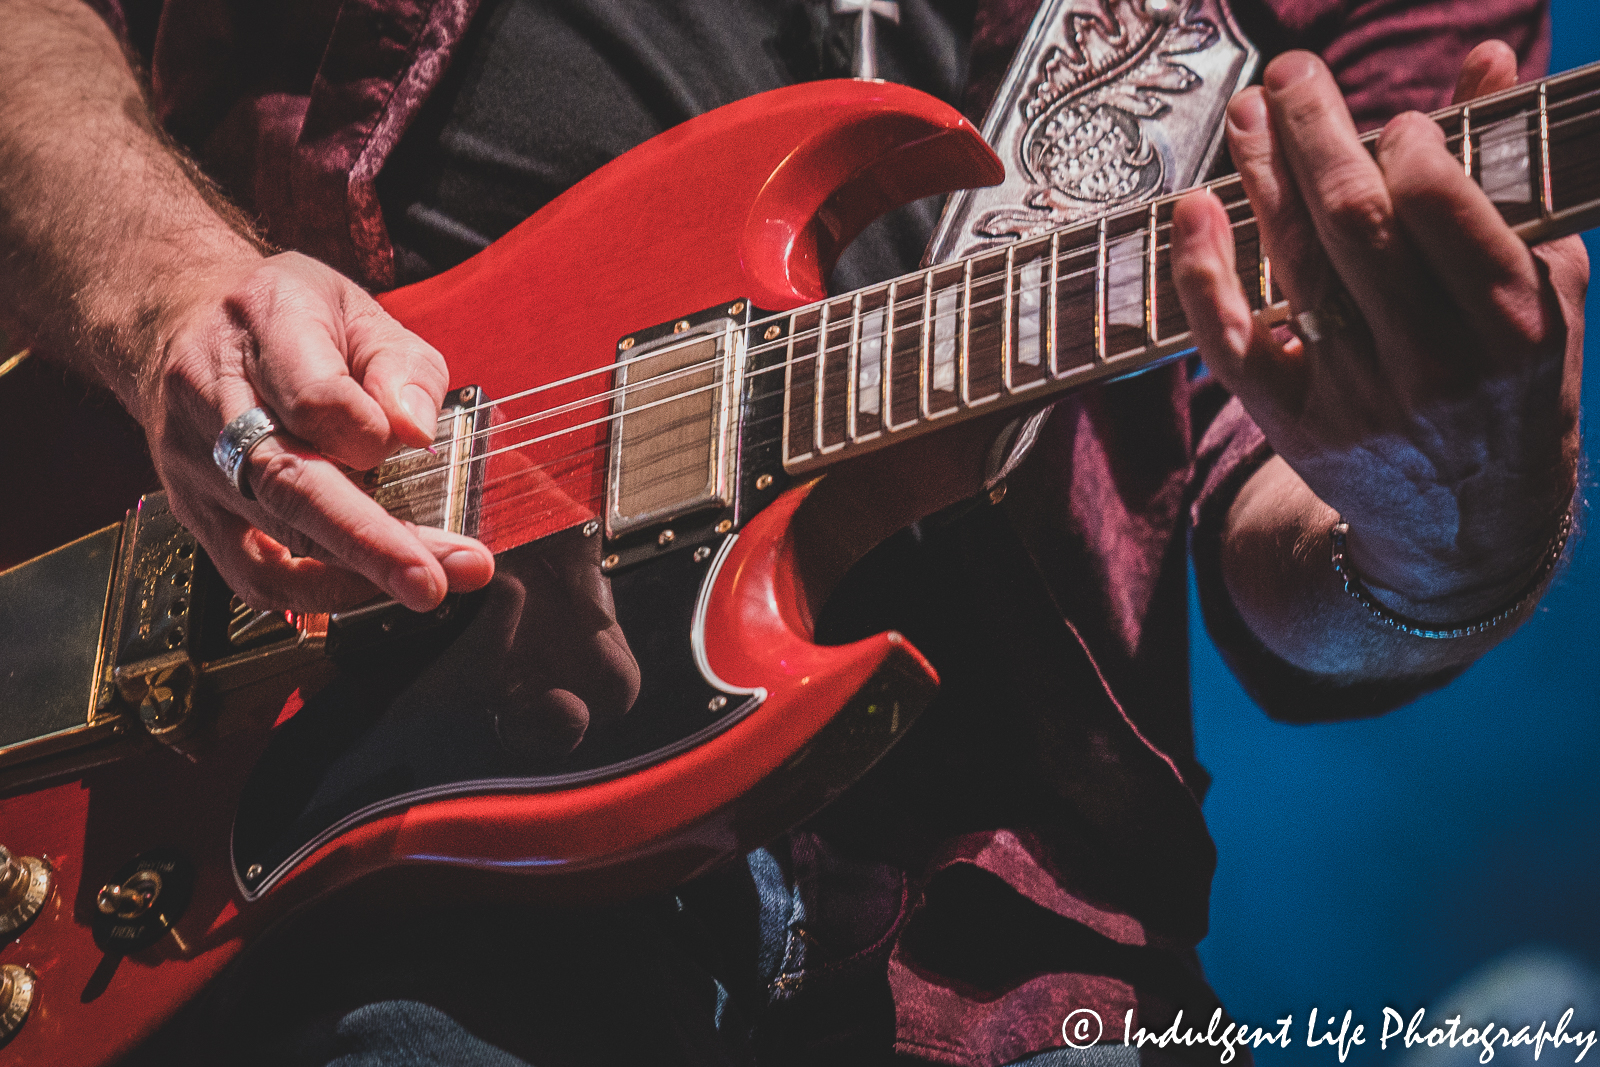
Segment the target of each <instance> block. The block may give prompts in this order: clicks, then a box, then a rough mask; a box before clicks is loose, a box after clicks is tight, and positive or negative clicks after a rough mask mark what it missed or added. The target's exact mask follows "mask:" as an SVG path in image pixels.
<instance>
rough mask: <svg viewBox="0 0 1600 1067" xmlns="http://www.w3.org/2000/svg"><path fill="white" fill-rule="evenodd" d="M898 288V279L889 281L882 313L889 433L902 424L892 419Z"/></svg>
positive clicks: (885, 425) (885, 415)
mask: <svg viewBox="0 0 1600 1067" xmlns="http://www.w3.org/2000/svg"><path fill="white" fill-rule="evenodd" d="M899 289H900V282H899V280H898V279H897V280H895V281H892V282H890V283H889V303H888V306H887V307H886V308H885V309H884V313H883V357H882V358H883V362H882V363H881V364H879V365H880V366H881V367H882V368H883V378H882V379H881V381H882V384H883V428H884V429H885V430H887V431H888V432H889V433H894V432H895V431H896V430H898V429H900V426H901V425H902V424H899V423H896V422H895V421H894V318H895V315H894V309H895V305H896V304H897V303H898V302H899V299H900V297H899ZM912 421H913V422H915V421H916V420H915V419H913V420H912Z"/></svg>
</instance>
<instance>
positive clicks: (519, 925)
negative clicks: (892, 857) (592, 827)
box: [122, 832, 1172, 1067]
mask: <svg viewBox="0 0 1600 1067" xmlns="http://www.w3.org/2000/svg"><path fill="white" fill-rule="evenodd" d="M899 878H900V876H899V875H898V873H897V872H892V871H891V870H890V869H889V868H886V867H883V866H881V865H874V864H859V863H854V862H852V861H849V860H845V859H841V858H839V857H837V856H835V855H833V854H832V853H831V852H830V851H829V850H828V848H827V846H825V845H823V844H821V843H820V842H819V841H817V840H815V839H814V838H813V837H812V836H811V835H808V834H805V833H803V832H801V833H797V834H795V835H791V836H790V837H788V838H784V839H782V840H781V841H780V842H778V843H777V844H775V845H774V846H772V848H770V849H761V850H757V851H756V852H753V853H751V854H750V855H749V856H747V857H746V858H745V861H744V862H743V863H742V864H733V865H731V866H729V867H728V868H725V869H723V870H721V871H719V872H717V873H715V874H713V875H711V876H709V877H707V878H703V879H700V880H698V881H697V882H695V883H692V884H691V885H689V886H686V887H685V888H684V889H683V890H681V891H680V892H679V893H678V894H677V895H672V896H661V897H655V898H649V899H646V900H643V901H637V902H633V903H630V904H627V905H625V906H619V907H612V908H604V909H593V910H584V911H559V912H557V911H538V910H535V909H530V908H526V907H521V906H509V905H484V904H468V905H464V906H463V907H462V908H460V909H459V910H457V911H456V912H454V913H449V914H443V915H437V916H426V917H420V918H419V917H417V916H415V915H406V916H402V917H398V918H396V919H394V920H392V921H390V920H385V919H383V918H382V917H379V916H374V915H372V914H371V913H370V912H368V911H366V910H364V909H363V908H362V907H360V906H357V905H353V904H352V905H347V906H346V911H345V912H342V913H341V912H332V911H328V910H326V909H324V910H322V911H318V912H316V913H314V914H313V915H312V916H310V917H308V918H306V919H303V920H300V921H298V922H297V923H294V924H290V925H288V926H286V927H284V928H281V929H279V930H276V931H274V932H273V933H272V934H271V935H270V936H269V937H267V938H265V939H263V940H262V941H258V942H257V943H256V944H254V945H253V946H251V948H250V949H249V950H248V951H247V953H246V954H245V955H244V956H243V957H241V959H240V960H239V961H238V962H237V964H236V965H235V966H233V967H232V968H230V970H229V972H228V973H227V974H226V975H225V976H224V977H223V979H221V980H220V981H219V982H218V983H216V984H215V985H214V986H213V987H212V988H211V990H209V991H208V994H207V995H206V996H205V997H204V998H203V999H202V1000H201V1001H199V1002H197V1003H196V1004H195V1005H193V1006H191V1008H190V1009H189V1010H187V1011H186V1012H185V1014H184V1015H183V1016H181V1017H180V1019H179V1020H178V1021H177V1022H175V1023H174V1024H173V1025H172V1026H169V1027H168V1028H167V1029H166V1030H165V1031H164V1032H163V1033H162V1034H160V1035H158V1036H157V1038H156V1039H155V1040H153V1041H152V1042H150V1043H148V1044H147V1045H146V1046H145V1047H143V1048H141V1049H140V1050H139V1051H138V1052H136V1053H135V1054H134V1055H133V1056H132V1057H131V1058H130V1059H129V1060H128V1061H127V1062H125V1063H124V1064H123V1065H122V1067H155V1065H158V1064H159V1065H160V1067H189V1065H191V1064H192V1065H196V1067H198V1065H200V1064H205V1065H207V1067H210V1065H212V1064H216V1063H229V1064H237V1065H240V1067H244V1065H260V1067H609V1065H612V1064H616V1065H619V1067H620V1065H624V1064H626V1065H630V1067H632V1065H637V1064H641V1063H647V1064H651V1065H652V1067H678V1065H682V1067H753V1065H755V1064H758V1063H759V1064H762V1065H763V1067H768V1065H774V1067H789V1065H795V1067H799V1065H802V1064H826V1065H827V1067H851V1065H857V1064H859V1065H862V1067H868V1065H871V1067H880V1065H881V1067H912V1065H914V1064H916V1063H918V1062H920V1061H915V1060H912V1059H909V1058H906V1057H900V1056H897V1055H896V1054H895V1053H894V1051H893V1046H894V1007H893V1003H892V1000H891V999H890V996H889V989H888V980H887V969H886V964H887V959H886V957H887V952H888V945H889V944H890V943H891V941H892V935H893V933H894V932H895V931H896V930H897V929H898V927H899V924H900V922H901V921H902V920H903V918H904V915H903V914H901V913H894V909H892V908H891V909H888V910H885V909H884V908H883V907H882V906H881V902H882V901H884V900H885V899H892V900H903V899H904V894H903V893H902V892H901V889H902V888H903V885H902V884H901V883H900V882H899ZM884 879H893V880H894V881H893V882H892V883H887V882H885V881H884ZM852 893H854V894H855V895H854V896H852ZM901 912H903V907H902V909H901ZM1155 1051H1156V1050H1151V1049H1146V1050H1145V1052H1144V1055H1143V1058H1142V1059H1141V1056H1140V1053H1138V1052H1136V1051H1134V1050H1131V1049H1125V1048H1122V1047H1120V1046H1111V1047H1104V1048H1096V1049H1088V1050H1072V1049H1057V1050H1052V1051H1048V1052H1044V1053H1041V1054H1039V1055H1035V1056H1031V1057H1028V1058H1027V1059H1025V1060H1023V1061H1022V1062H1023V1063H1025V1064H1027V1065H1028V1067H1140V1065H1141V1064H1143V1065H1144V1067H1155V1065H1159V1064H1163V1063H1170V1062H1172V1061H1170V1060H1167V1059H1166V1058H1165V1057H1163V1056H1161V1055H1159V1054H1156V1055H1152V1053H1153V1052H1155Z"/></svg>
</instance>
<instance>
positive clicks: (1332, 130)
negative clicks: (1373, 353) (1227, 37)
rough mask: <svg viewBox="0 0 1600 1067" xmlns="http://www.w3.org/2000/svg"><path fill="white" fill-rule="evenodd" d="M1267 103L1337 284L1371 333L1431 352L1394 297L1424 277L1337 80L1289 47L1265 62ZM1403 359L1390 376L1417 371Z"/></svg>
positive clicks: (1413, 317) (1409, 308) (1412, 315)
mask: <svg viewBox="0 0 1600 1067" xmlns="http://www.w3.org/2000/svg"><path fill="white" fill-rule="evenodd" d="M1265 81H1266V89H1267V104H1268V109H1269V111H1270V112H1271V114H1272V119H1273V125H1274V127H1275V128H1276V130H1277V133H1278V135H1279V142H1280V143H1281V145H1282V146H1283V154H1284V158H1285V159H1286V160H1287V161H1288V164H1289V169H1290V171H1291V173H1292V174H1293V175H1294V181H1295V185H1296V187H1298V188H1299V190H1300V192H1301V195H1302V198H1303V199H1304V201H1305V204H1306V208H1307V210H1308V211H1309V212H1310V215H1311V221H1312V225H1313V226H1314V227H1315V229H1316V232H1317V237H1318V238H1319V239H1320V241H1321V243H1322V247H1323V250H1324V251H1325V252H1326V253H1327V256H1328V260H1329V262H1330V263H1332V265H1333V268H1334V270H1335V271H1336V272H1337V274H1338V276H1339V278H1340V280H1341V281H1342V282H1343V284H1344V286H1345V288H1346V289H1348V290H1349V292H1350V295H1351V296H1352V297H1353V298H1354V299H1355V302H1356V304H1357V306H1358V307H1359V308H1360V309H1361V311H1362V313H1363V314H1364V316H1365V317H1366V320H1367V323H1368V325H1369V326H1370V327H1371V329H1372V331H1373V333H1374V334H1375V335H1377V336H1380V337H1384V338H1385V339H1386V340H1387V341H1389V342H1390V343H1391V344H1392V345H1393V346H1394V347H1395V348H1396V349H1410V350H1412V351H1418V352H1423V351H1428V350H1430V348H1432V347H1433V337H1432V331H1430V330H1429V328H1428V327H1429V321H1428V316H1427V314H1425V313H1424V312H1425V311H1429V312H1431V311H1433V310H1435V309H1433V308H1423V307H1422V306H1420V305H1421V304H1422V303H1425V302H1419V301H1416V300H1412V299H1395V298H1394V297H1395V294H1405V293H1413V292H1415V291H1416V290H1417V287H1418V284H1419V279H1423V278H1424V277H1425V275H1424V273H1423V264H1422V262H1421V259H1420V257H1419V256H1418V255H1417V254H1416V252H1415V251H1414V250H1413V249H1412V248H1411V247H1410V245H1409V243H1408V242H1407V241H1406V239H1405V235H1404V233H1403V232H1402V231H1401V229H1400V225H1399V223H1398V222H1397V220H1396V219H1395V215H1394V204H1393V201H1392V200H1391V198H1390V195H1389V189H1388V186H1387V185H1386V184H1385V181H1384V176H1383V172H1382V170H1380V169H1379V167H1378V164H1377V161H1376V160H1374V159H1373V157H1372V155H1371V154H1370V153H1368V151H1367V149H1366V148H1365V147H1364V146H1363V145H1362V144H1361V141H1360V138H1359V137H1358V136H1357V134H1356V128H1355V124H1354V122H1352V121H1351V118H1350V111H1349V109H1348V108H1347V107H1346V106H1345V103H1344V98H1343V96H1342V95H1341V94H1340V91H1339V86H1338V85H1337V84H1336V83H1335V82H1334V80H1333V76H1332V75H1331V74H1330V73H1329V72H1328V68H1327V67H1326V66H1325V65H1324V64H1323V63H1322V61H1321V60H1320V59H1318V58H1317V57H1316V56H1314V55H1312V54H1311V53H1309V52H1286V53H1284V54H1283V55H1281V56H1279V57H1278V58H1277V59H1275V60H1273V61H1272V63H1271V65H1270V66H1268V67H1267V72H1266V77H1265ZM1422 369H1423V368H1421V367H1420V366H1411V365H1409V364H1405V365H1401V366H1399V367H1397V368H1396V373H1399V374H1406V373H1408V372H1410V371H1420V370H1422Z"/></svg>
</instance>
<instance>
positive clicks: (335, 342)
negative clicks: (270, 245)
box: [223, 261, 432, 470]
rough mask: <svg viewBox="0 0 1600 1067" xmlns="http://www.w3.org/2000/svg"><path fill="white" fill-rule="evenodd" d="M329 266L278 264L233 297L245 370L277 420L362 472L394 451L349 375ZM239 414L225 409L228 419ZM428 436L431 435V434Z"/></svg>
mask: <svg viewBox="0 0 1600 1067" xmlns="http://www.w3.org/2000/svg"><path fill="white" fill-rule="evenodd" d="M341 281H342V279H339V278H338V276H337V275H334V274H333V273H332V272H331V271H324V270H318V269H315V268H314V267H313V268H304V267H302V266H301V265H299V264H297V263H292V262H291V263H288V264H287V265H285V264H284V263H282V262H281V261H280V262H279V263H278V264H277V266H276V267H275V269H273V270H270V271H263V272H261V273H259V274H258V275H257V277H256V278H254V279H253V280H252V282H251V283H250V284H249V285H248V286H247V287H246V288H245V290H244V291H243V292H242V293H241V294H239V295H238V296H236V297H234V298H233V299H232V300H231V301H230V305H231V306H230V311H232V312H233V313H234V315H235V316H236V317H237V318H238V319H240V325H241V327H242V329H243V333H244V336H245V338H246V342H245V343H247V344H250V345H252V348H251V349H250V350H248V351H247V352H246V354H245V359H244V370H245V375H246V377H247V378H248V379H249V381H250V384H251V385H252V386H254V387H255V389H256V391H257V392H259V393H260V394H261V397H262V399H263V400H264V401H265V402H266V404H267V406H268V407H270V408H271V409H272V411H273V413H274V414H276V415H277V417H278V421H279V424H280V425H281V426H283V427H284V428H285V429H287V430H288V431H289V432H290V433H292V434H294V435H295V436H296V437H298V438H300V439H301V440H303V441H306V442H309V443H310V444H311V445H313V446H314V447H315V448H317V449H318V450H319V451H321V452H323V453H325V454H326V455H329V456H332V457H334V458H335V459H338V460H340V461H341V462H343V463H347V464H349V465H350V466H352V467H355V468H357V469H359V470H366V469H369V468H371V467H374V466H376V465H377V464H378V463H380V462H382V461H383V458H384V457H385V456H387V455H388V454H389V453H390V452H391V451H393V449H394V444H395V440H394V439H395V435H394V434H393V433H392V431H391V428H390V425H389V419H388V417H387V415H386V414H385V413H384V410H383V408H382V407H381V406H380V405H379V404H378V402H377V401H376V400H374V399H373V398H372V397H371V396H369V395H367V392H366V391H365V390H364V389H362V388H361V386H360V384H359V383H358V382H357V381H356V380H355V379H354V378H353V377H351V374H350V367H349V363H348V361H347V360H346V357H345V351H344V348H343V344H342V342H343V341H344V323H343V322H342V315H343V303H344V297H345V294H344V293H342V292H341V291H340V288H341V287H340V282H341ZM237 414H239V412H237V411H224V412H223V416H224V418H232V417H234V416H235V415H237ZM429 440H430V441H431V440H432V435H431V434H430V435H429Z"/></svg>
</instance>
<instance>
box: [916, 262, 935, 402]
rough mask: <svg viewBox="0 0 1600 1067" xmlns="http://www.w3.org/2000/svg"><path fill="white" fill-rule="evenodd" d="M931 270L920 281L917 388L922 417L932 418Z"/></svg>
mask: <svg viewBox="0 0 1600 1067" xmlns="http://www.w3.org/2000/svg"><path fill="white" fill-rule="evenodd" d="M932 358H933V270H932V268H929V270H928V273H927V274H926V275H925V276H924V279H923V282H922V354H921V356H920V357H919V359H918V360H917V388H918V390H920V391H921V393H922V404H921V406H922V417H923V418H924V419H929V420H931V419H932V418H933V394H932V390H933V367H932V364H931V362H930V361H931V360H932Z"/></svg>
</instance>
